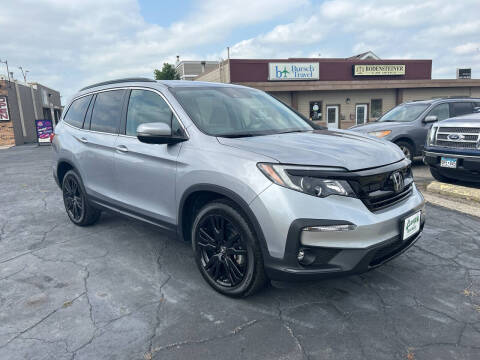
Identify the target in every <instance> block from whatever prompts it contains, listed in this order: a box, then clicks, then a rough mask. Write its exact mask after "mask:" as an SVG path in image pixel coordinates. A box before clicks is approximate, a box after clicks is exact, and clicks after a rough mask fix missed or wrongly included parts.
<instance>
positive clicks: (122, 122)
mask: <svg viewBox="0 0 480 360" xmlns="http://www.w3.org/2000/svg"><path fill="white" fill-rule="evenodd" d="M112 90H127V91H126V92H125V96H124V98H123V103H122V115H121V118H120V126H119V128H118V129H117V133H116V134H113V133H109V132H103V131H95V130H90V129H84V128H78V127H76V126H73V125H70V124H68V123H66V122H65V125H68V126H70V127H72V128H74V129H78V130H83V131H87V132H93V133H98V134H107V135H114V136H122V137H129V138H136V136H131V135H125V134H121V133H120V131H121V130H122V129H124V128H125V125H126V120H127V114H126V113H127V105H128V99H129V98H130V91H131V90H148V91H153V92H154V93H157V94H158V95H160V97H162V99H163V100H164V101H165V102H166V103H167V105H168V106H169V107H170V110H172V112H173V114H174V115H175V117H176V118H177V120H178V122H179V123H180V127H181V128H182V131H183V133H184V135H185V136H186V137H187V139H188V138H190V136H189V135H188V131H187V128H186V127H185V125H184V124H183V122H182V121H181V120H180V117H179V116H178V112H177V111H176V110H175V108H174V107H173V106H172V104H170V102H169V101H168V100H167V98H166V96H165V95H164V94H163V93H162V92H161V91H159V90H157V89H153V88H149V87H144V86H121V87H111V88H108V89H102V90H95V91H91V92H88V93H86V94H82V95H80V96H77V97H75V98H73V99H72V101H71V102H70V104H69V105H68V108H67V110H66V111H64V112H63V113H62V120H63V118H64V117H65V115H67V112H68V110H70V106H72V104H73V102H74V101H76V100H78V99H80V98H82V97H85V96H89V95H94V97H95V100H96V95H97V94H99V93H102V92H105V91H112ZM127 94H128V97H127ZM91 101H92V100H90V102H91ZM126 104H127V105H126ZM94 106H95V104H94ZM87 112H88V109H87ZM90 120H91V114H90V119H89V128H90ZM84 124H85V119H84ZM118 130H120V131H118ZM123 132H125V130H124V131H123Z"/></svg>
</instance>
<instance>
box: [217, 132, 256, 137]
mask: <svg viewBox="0 0 480 360" xmlns="http://www.w3.org/2000/svg"><path fill="white" fill-rule="evenodd" d="M260 135H262V134H255V133H238V134H218V135H216V136H217V137H224V138H243V137H253V136H260Z"/></svg>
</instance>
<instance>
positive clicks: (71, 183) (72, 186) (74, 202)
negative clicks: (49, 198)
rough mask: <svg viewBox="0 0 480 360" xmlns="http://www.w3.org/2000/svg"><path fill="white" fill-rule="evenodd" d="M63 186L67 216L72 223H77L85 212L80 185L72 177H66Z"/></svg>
mask: <svg viewBox="0 0 480 360" xmlns="http://www.w3.org/2000/svg"><path fill="white" fill-rule="evenodd" d="M63 184H64V185H63V186H64V188H63V201H64V203H65V209H66V210H67V214H68V216H69V217H70V219H72V220H73V221H74V222H79V221H80V220H81V219H82V217H83V216H84V212H85V210H84V209H85V207H84V203H85V201H84V196H83V194H82V190H81V189H80V185H79V184H78V182H77V179H76V178H75V177H74V176H68V177H66V178H65V181H64V183H63Z"/></svg>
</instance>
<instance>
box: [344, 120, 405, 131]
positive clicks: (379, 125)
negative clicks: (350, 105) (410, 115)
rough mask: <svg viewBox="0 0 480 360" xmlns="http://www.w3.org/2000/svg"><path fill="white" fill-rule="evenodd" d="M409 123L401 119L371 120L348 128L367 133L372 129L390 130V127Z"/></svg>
mask: <svg viewBox="0 0 480 360" xmlns="http://www.w3.org/2000/svg"><path fill="white" fill-rule="evenodd" d="M405 125H409V122H402V121H385V122H372V123H368V124H363V125H356V126H352V127H351V128H350V129H349V130H352V131H358V132H361V133H368V132H372V131H381V130H390V128H392V127H397V126H405Z"/></svg>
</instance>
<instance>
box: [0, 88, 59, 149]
mask: <svg viewBox="0 0 480 360" xmlns="http://www.w3.org/2000/svg"><path fill="white" fill-rule="evenodd" d="M17 85H18V92H19V95H20V98H21V102H22V109H23V119H24V124H25V131H26V136H23V130H22V123H21V118H20V111H19V103H18V99H17V93H16V89H15V83H13V82H11V83H9V82H7V81H3V82H2V88H3V89H6V90H7V94H8V95H7V96H8V108H9V111H10V117H11V119H12V122H13V131H14V134H15V145H22V144H25V143H35V142H37V131H36V129H35V112H34V107H33V101H32V91H31V89H30V86H25V85H23V84H20V83H18V84H17ZM32 86H33V88H34V91H33V93H34V100H35V105H36V106H37V115H38V119H43V108H44V107H49V106H48V105H45V104H44V103H43V100H42V89H45V91H46V92H47V93H50V94H51V96H50V97H48V101H49V102H51V103H52V104H53V107H54V108H58V109H61V102H60V93H59V92H58V91H56V90H53V89H50V88H47V87H45V86H43V85H41V84H33V85H32Z"/></svg>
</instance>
